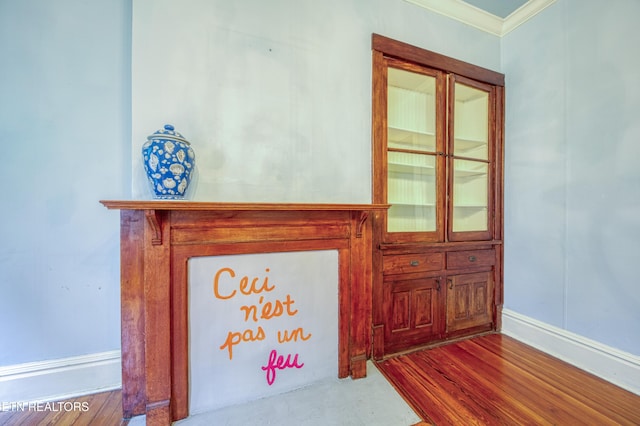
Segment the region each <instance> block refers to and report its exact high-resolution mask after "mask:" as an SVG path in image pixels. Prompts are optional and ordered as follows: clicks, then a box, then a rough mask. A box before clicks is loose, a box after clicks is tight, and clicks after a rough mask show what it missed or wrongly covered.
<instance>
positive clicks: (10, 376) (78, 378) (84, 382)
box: [0, 351, 122, 402]
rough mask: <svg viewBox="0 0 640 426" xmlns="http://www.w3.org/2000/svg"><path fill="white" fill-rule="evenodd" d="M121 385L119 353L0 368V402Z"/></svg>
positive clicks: (52, 397)
mask: <svg viewBox="0 0 640 426" xmlns="http://www.w3.org/2000/svg"><path fill="white" fill-rule="evenodd" d="M121 386H122V369H121V364H120V351H109V352H101V353H95V354H89V355H82V356H76V357H69V358H62V359H54V360H46V361H39V362H29V363H25V364H18V365H10V366H5V367H0V401H4V402H45V401H54V400H60V399H67V398H74V397H77V396H80V395H87V394H90V393H96V392H102V391H108V390H114V389H119V388H120V387H121Z"/></svg>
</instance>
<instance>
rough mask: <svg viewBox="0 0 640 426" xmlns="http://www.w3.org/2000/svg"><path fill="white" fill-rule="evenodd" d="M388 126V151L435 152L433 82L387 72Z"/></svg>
mask: <svg viewBox="0 0 640 426" xmlns="http://www.w3.org/2000/svg"><path fill="white" fill-rule="evenodd" d="M388 79H389V80H388V84H387V88H388V97H387V109H388V115H387V120H388V121H387V125H388V129H387V130H388V133H387V139H388V142H387V143H388V146H389V148H401V149H412V150H417V151H429V152H434V151H435V150H436V137H435V129H436V101H435V92H436V80H435V78H434V77H430V76H426V75H422V74H417V73H414V72H409V71H404V70H399V69H396V68H389V77H388Z"/></svg>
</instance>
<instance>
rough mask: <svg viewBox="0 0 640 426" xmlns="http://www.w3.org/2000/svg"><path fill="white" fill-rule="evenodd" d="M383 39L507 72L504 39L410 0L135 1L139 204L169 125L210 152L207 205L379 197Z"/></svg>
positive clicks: (203, 190) (202, 172) (201, 187)
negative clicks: (374, 89)
mask: <svg viewBox="0 0 640 426" xmlns="http://www.w3.org/2000/svg"><path fill="white" fill-rule="evenodd" d="M169 28H170V30H168V29H169ZM372 33H379V34H383V35H386V36H388V37H392V38H395V39H398V40H402V41H404V42H407V43H411V44H415V45H418V46H420V47H424V48H427V49H430V50H434V51H437V52H441V53H444V54H446V55H449V56H453V57H457V58H459V59H461V60H464V61H467V62H472V63H477V64H479V65H482V66H485V67H487V68H493V69H498V68H499V67H500V40H499V39H498V38H497V37H496V36H492V35H490V34H487V33H485V32H482V31H479V30H477V29H475V28H472V27H470V26H467V25H464V24H462V23H460V22H457V21H453V20H451V19H449V18H446V17H444V16H442V15H439V14H435V13H432V12H430V11H427V10H425V9H423V8H420V7H418V6H416V5H413V4H410V3H408V2H405V1H398V0H323V1H298V0H270V1H263V0H252V1H234V2H230V1H228V0H183V1H176V0H137V1H135V2H134V8H133V64H132V65H133V77H132V82H133V84H132V91H133V92H132V96H133V111H132V112H133V138H132V140H133V144H132V150H133V151H132V152H133V155H132V161H133V169H134V174H133V195H134V197H136V198H145V197H150V195H151V194H150V191H149V188H148V186H149V185H148V184H147V180H146V178H145V175H144V172H143V170H142V165H141V161H140V160H139V158H138V157H139V151H140V145H141V144H142V142H143V141H144V140H145V138H146V136H147V135H149V134H150V133H152V132H153V131H155V130H156V129H158V128H160V127H161V126H162V124H163V123H165V122H167V121H168V122H170V123H171V124H173V125H175V126H176V129H178V130H179V131H180V132H181V133H182V134H183V135H185V137H187V138H188V139H189V140H190V142H191V144H192V146H193V148H194V150H195V152H196V157H197V159H196V163H197V168H198V177H199V179H198V181H197V189H196V191H195V194H194V197H193V198H194V199H196V200H207V201H211V200H223V201H254V202H256V201H268V202H328V203H332V202H333V203H339V202H342V203H366V202H369V201H370V200H371V179H370V176H371V34H372ZM159 63H161V64H162V65H159Z"/></svg>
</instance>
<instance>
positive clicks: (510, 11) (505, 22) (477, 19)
mask: <svg viewBox="0 0 640 426" xmlns="http://www.w3.org/2000/svg"><path fill="white" fill-rule="evenodd" d="M405 1H407V2H409V3H413V4H415V5H418V6H421V7H424V8H425V9H429V10H431V11H433V12H437V13H440V14H442V15H446V16H448V17H450V18H453V19H456V20H458V21H461V22H464V23H465V24H467V25H471V26H473V27H476V28H479V29H481V30H483V31H486V32H488V33H491V34H494V35H497V36H500V37H502V36H503V35H505V34H507V33H508V32H509V31H511V30H513V29H514V28H516V27H518V26H519V25H521V24H523V23H524V22H526V21H528V20H529V19H531V18H532V17H533V16H535V15H536V14H538V13H539V12H540V11H542V10H543V9H545V8H546V7H547V6H550V5H551V4H553V3H555V1H556V0H465V1H463V0H405Z"/></svg>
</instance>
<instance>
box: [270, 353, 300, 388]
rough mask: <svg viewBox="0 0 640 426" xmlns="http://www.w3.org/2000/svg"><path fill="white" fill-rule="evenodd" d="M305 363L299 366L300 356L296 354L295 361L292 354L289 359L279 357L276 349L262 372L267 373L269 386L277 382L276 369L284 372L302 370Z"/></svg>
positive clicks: (288, 356)
mask: <svg viewBox="0 0 640 426" xmlns="http://www.w3.org/2000/svg"><path fill="white" fill-rule="evenodd" d="M303 366H304V363H302V364H298V354H295V356H294V357H293V360H291V354H289V355H287V358H286V359H285V357H283V356H282V355H278V352H277V351H276V350H275V349H274V350H272V351H271V353H270V354H269V362H268V363H267V365H265V366H264V367H260V368H262V371H266V372H267V383H268V384H269V386H271V385H272V384H273V382H275V381H276V369H277V370H284V369H286V368H302V367H303Z"/></svg>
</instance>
